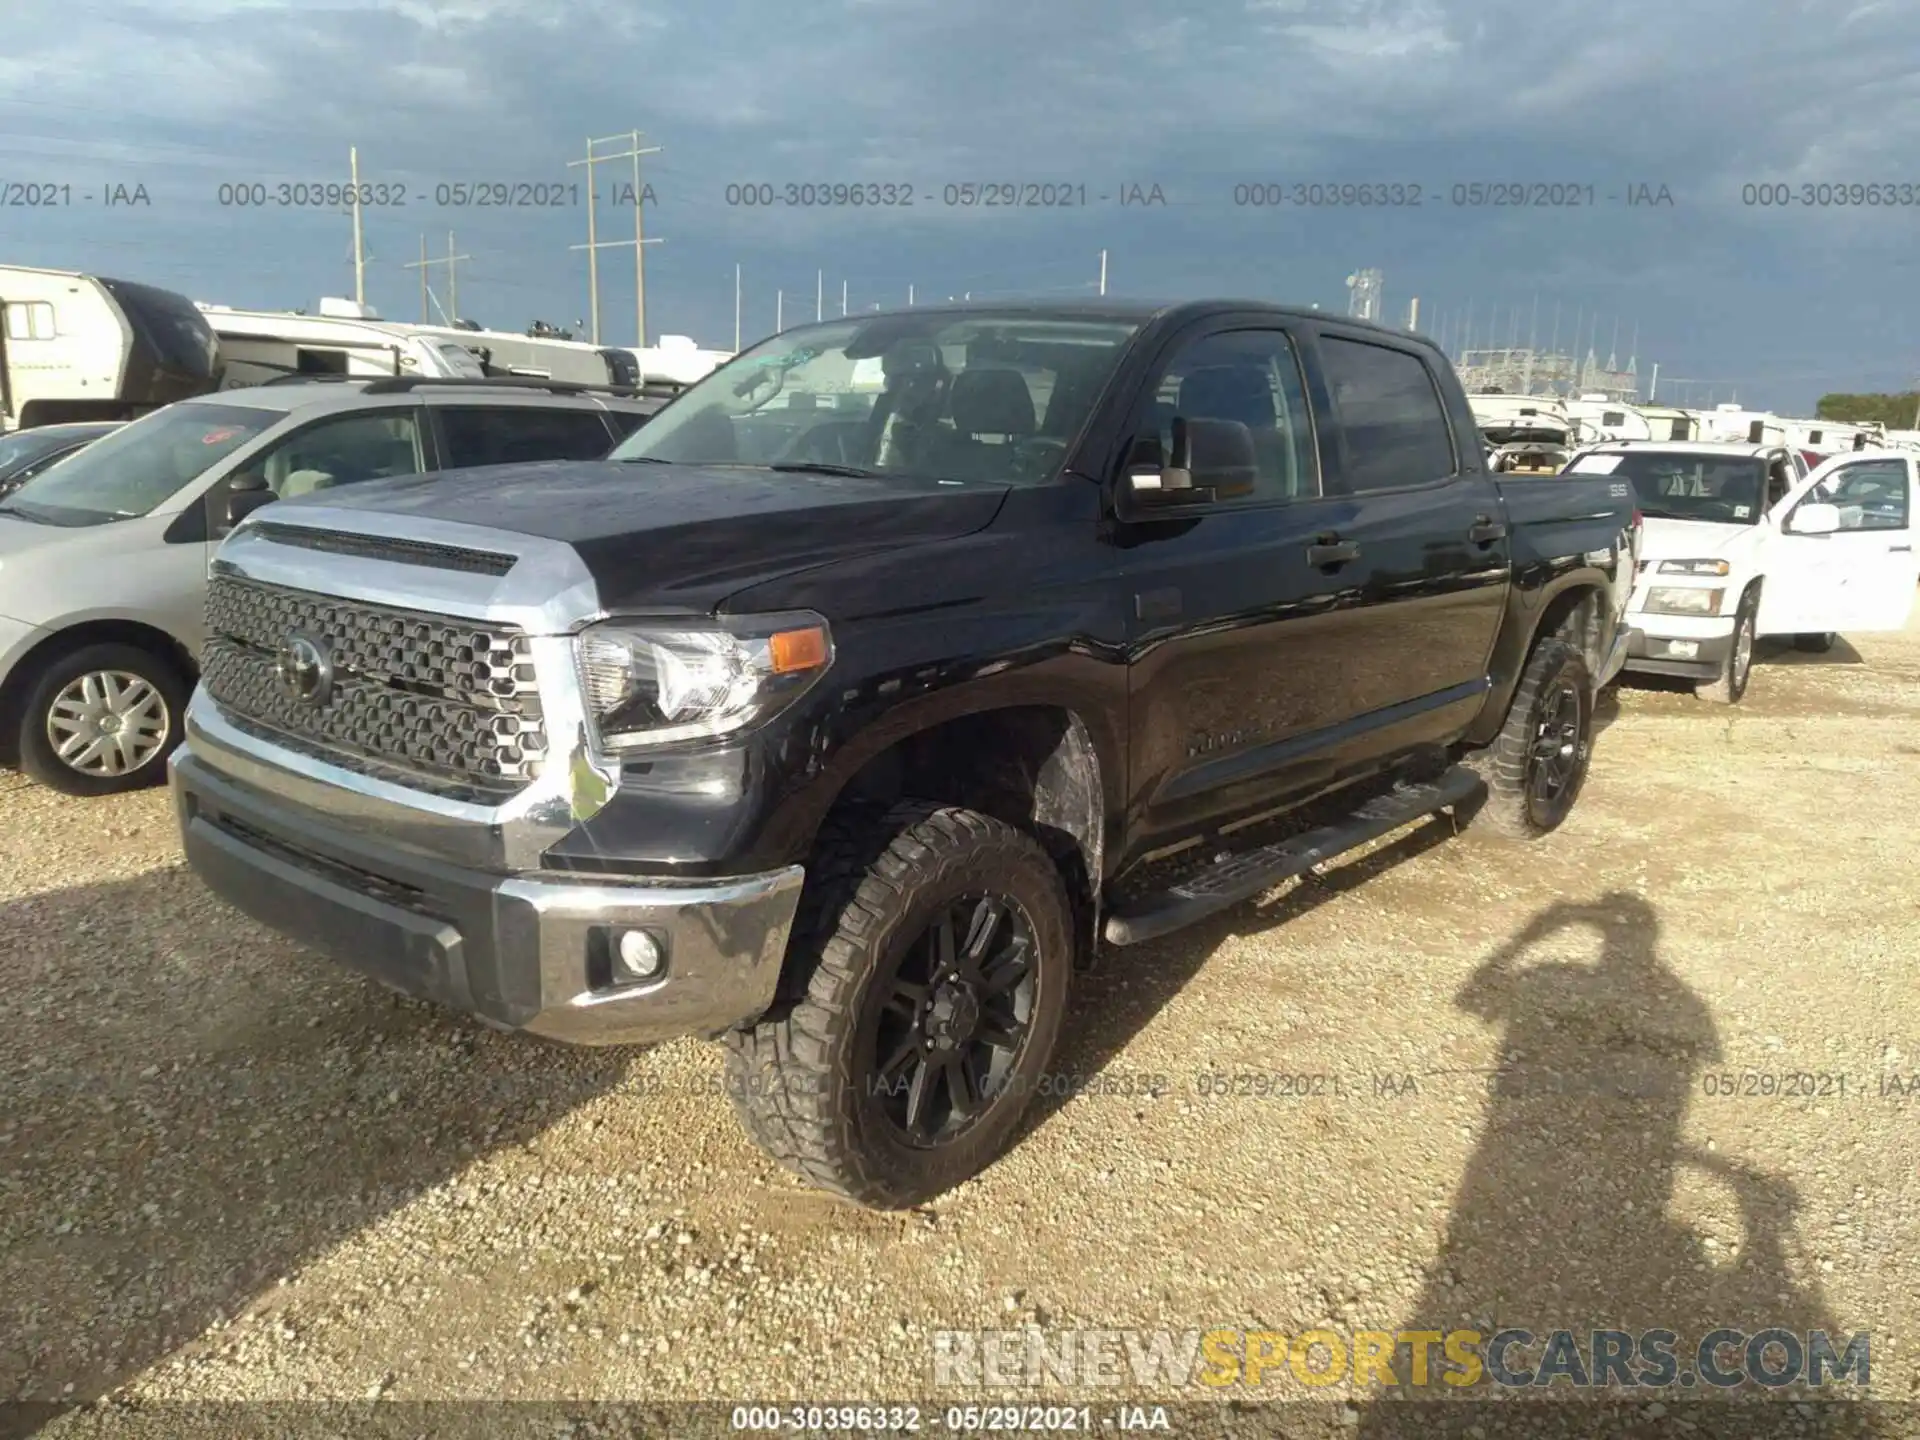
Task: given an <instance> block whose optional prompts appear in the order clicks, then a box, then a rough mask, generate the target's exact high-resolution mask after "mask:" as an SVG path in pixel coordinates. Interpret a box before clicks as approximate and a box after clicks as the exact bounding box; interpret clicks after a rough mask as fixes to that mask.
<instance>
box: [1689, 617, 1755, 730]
mask: <svg viewBox="0 0 1920 1440" xmlns="http://www.w3.org/2000/svg"><path fill="white" fill-rule="evenodd" d="M1759 609H1760V596H1759V593H1758V592H1757V591H1754V590H1749V591H1747V593H1746V594H1744V595H1742V596H1741V597H1740V608H1739V609H1738V610H1736V611H1734V614H1733V645H1732V647H1731V648H1730V649H1729V650H1728V651H1727V663H1726V665H1725V666H1723V667H1722V668H1721V671H1720V674H1719V676H1718V678H1716V679H1713V680H1709V681H1707V682H1705V683H1704V684H1700V685H1696V686H1694V687H1693V693H1694V694H1695V695H1697V696H1698V697H1699V698H1700V699H1702V700H1711V701H1712V702H1713V703H1714V704H1716V705H1738V704H1739V703H1740V701H1741V699H1742V697H1744V696H1745V695H1746V693H1747V680H1748V678H1749V677H1750V676H1751V675H1752V674H1753V631H1754V621H1755V616H1756V614H1757V612H1758V611H1759Z"/></svg>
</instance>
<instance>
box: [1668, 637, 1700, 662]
mask: <svg viewBox="0 0 1920 1440" xmlns="http://www.w3.org/2000/svg"><path fill="white" fill-rule="evenodd" d="M1667 653H1668V654H1669V655H1671V656H1673V658H1674V659H1676V660H1691V659H1693V658H1694V656H1696V655H1698V654H1699V653H1700V642H1699V641H1698V640H1669V641H1668V642H1667Z"/></svg>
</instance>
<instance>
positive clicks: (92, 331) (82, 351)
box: [0, 265, 220, 431]
mask: <svg viewBox="0 0 1920 1440" xmlns="http://www.w3.org/2000/svg"><path fill="white" fill-rule="evenodd" d="M219 364H220V357H219V347H218V344H217V343H216V341H215V339H214V334H213V331H212V330H211V329H209V328H208V326H207V324H206V322H205V321H204V320H203V319H202V318H201V317H200V314H199V312H198V311H197V310H195V309H194V307H193V302H192V301H190V300H188V299H187V298H186V297H185V296H184V295H176V294H174V293H173V292H172V291H170V290H156V289H155V288H154V287H153V286H151V285H137V284H134V283H133V282H132V281H128V280H109V279H107V278H105V277H104V276H99V275H82V274H79V273H77V272H75V271H72V270H43V269H39V268H36V267H34V266H28V265H0V431H4V430H13V429H17V428H21V427H30V426H34V425H49V424H56V423H65V422H72V421H86V420H130V419H132V418H133V417H134V416H136V415H140V414H143V413H145V412H146V411H148V410H153V409H157V408H158V407H160V406H162V405H169V404H171V403H173V402H174V401H175V400H184V399H186V398H188V397H190V396H194V395H204V394H206V393H207V392H208V391H209V390H212V389H213V388H214V386H215V385H216V384H217V383H218V380H219Z"/></svg>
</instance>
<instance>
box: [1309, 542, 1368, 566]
mask: <svg viewBox="0 0 1920 1440" xmlns="http://www.w3.org/2000/svg"><path fill="white" fill-rule="evenodd" d="M1359 558H1360V547H1359V546H1358V545H1356V544H1354V543H1353V542H1352V541H1351V540H1342V539H1341V538H1340V537H1339V536H1338V535H1321V536H1318V537H1317V538H1316V539H1315V540H1314V543H1313V544H1311V545H1309V546H1307V563H1308V564H1309V565H1345V564H1346V563H1347V562H1348V561H1349V560H1358V559H1359Z"/></svg>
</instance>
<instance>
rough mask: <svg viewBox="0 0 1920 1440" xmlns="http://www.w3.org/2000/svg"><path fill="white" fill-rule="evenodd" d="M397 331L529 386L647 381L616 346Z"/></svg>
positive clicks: (474, 332)
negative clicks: (454, 350)
mask: <svg viewBox="0 0 1920 1440" xmlns="http://www.w3.org/2000/svg"><path fill="white" fill-rule="evenodd" d="M393 328H395V329H397V330H402V331H405V332H406V333H407V334H409V335H415V336H418V337H420V338H421V339H423V340H428V341H431V342H432V343H434V344H436V345H442V346H445V345H457V346H459V347H461V348H462V349H465V350H466V351H468V352H469V353H470V354H472V355H473V356H474V357H475V358H476V359H477V360H478V361H479V362H480V366H481V369H482V370H483V372H484V373H486V374H488V375H518V376H522V377H524V378H526V379H530V380H560V381H565V382H568V383H570V384H575V385H622V386H634V387H638V386H639V385H640V383H641V380H642V378H643V377H642V375H641V366H640V361H639V359H638V358H637V357H636V355H635V354H634V352H633V350H631V349H625V350H623V349H620V348H618V347H617V346H611V345H590V344H588V343H587V342H586V341H583V340H567V339H561V338H559V337H558V336H553V335H516V334H514V333H512V332H511V331H506V330H483V329H481V328H480V327H478V326H473V327H472V328H468V327H467V326H466V325H464V324H463V325H415V324H411V323H401V322H397V321H396V322H393ZM707 368H708V369H712V368H713V367H712V366H708V367H707ZM702 373H704V372H702ZM665 378H671V377H665ZM694 378H696V379H697V378H699V377H698V376H696V377H694Z"/></svg>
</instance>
